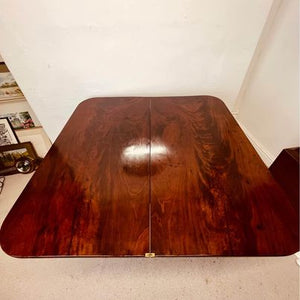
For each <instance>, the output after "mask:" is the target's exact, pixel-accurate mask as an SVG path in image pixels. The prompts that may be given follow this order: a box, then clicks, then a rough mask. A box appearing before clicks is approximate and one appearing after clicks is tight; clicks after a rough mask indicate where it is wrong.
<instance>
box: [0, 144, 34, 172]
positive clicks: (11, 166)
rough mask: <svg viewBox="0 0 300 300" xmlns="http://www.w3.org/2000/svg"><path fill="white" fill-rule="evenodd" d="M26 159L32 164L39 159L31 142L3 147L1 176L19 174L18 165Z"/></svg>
mask: <svg viewBox="0 0 300 300" xmlns="http://www.w3.org/2000/svg"><path fill="white" fill-rule="evenodd" d="M26 159H27V160H30V161H32V162H34V161H35V160H38V159H39V158H38V156H37V154H36V152H35V149H34V147H33V146H32V144H31V142H25V143H19V144H12V145H7V146H1V147H0V175H10V174H15V173H19V172H20V171H18V169H17V167H16V164H17V162H19V161H21V160H26ZM21 173H22V172H21Z"/></svg>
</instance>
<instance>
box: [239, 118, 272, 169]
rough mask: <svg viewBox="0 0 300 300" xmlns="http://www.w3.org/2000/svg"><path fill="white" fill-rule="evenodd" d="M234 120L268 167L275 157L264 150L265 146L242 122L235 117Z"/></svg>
mask: <svg viewBox="0 0 300 300" xmlns="http://www.w3.org/2000/svg"><path fill="white" fill-rule="evenodd" d="M235 117H236V116H235ZM235 119H236V118H235ZM236 121H237V122H238V124H239V125H240V127H241V128H242V130H243V131H244V133H245V134H246V136H247V138H248V139H249V141H250V142H251V144H252V146H253V147H254V148H255V150H256V152H257V153H258V155H259V156H260V158H261V159H262V160H263V162H264V163H265V164H266V166H267V167H270V165H271V164H272V163H273V161H274V160H275V158H276V157H275V156H273V155H272V154H271V153H270V152H269V151H268V150H266V148H265V147H264V146H263V145H262V144H261V143H260V142H259V141H258V140H257V139H256V138H255V137H254V136H253V135H252V134H251V133H250V131H249V130H248V129H247V128H246V127H245V126H244V125H243V124H241V123H240V122H239V120H237V119H236Z"/></svg>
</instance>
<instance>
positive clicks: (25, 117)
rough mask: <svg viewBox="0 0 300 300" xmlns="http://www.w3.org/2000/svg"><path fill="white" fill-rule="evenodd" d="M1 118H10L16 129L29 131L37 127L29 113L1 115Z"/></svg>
mask: <svg viewBox="0 0 300 300" xmlns="http://www.w3.org/2000/svg"><path fill="white" fill-rule="evenodd" d="M0 118H8V119H9V121H10V124H11V125H12V127H13V128H14V129H27V128H33V127H35V125H34V122H33V120H32V118H31V116H30V114H29V112H28V111H22V112H19V113H17V112H16V113H8V114H4V115H0Z"/></svg>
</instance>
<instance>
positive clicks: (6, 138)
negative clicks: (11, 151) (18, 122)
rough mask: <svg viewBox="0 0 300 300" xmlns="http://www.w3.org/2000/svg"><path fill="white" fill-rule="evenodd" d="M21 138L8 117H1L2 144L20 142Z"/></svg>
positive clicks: (0, 136)
mask: <svg viewBox="0 0 300 300" xmlns="http://www.w3.org/2000/svg"><path fill="white" fill-rule="evenodd" d="M18 143H19V139H18V137H17V135H16V133H15V131H14V129H13V127H12V125H11V123H10V121H9V119H8V118H0V146H6V145H11V144H18Z"/></svg>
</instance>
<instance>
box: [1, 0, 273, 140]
mask: <svg viewBox="0 0 300 300" xmlns="http://www.w3.org/2000/svg"><path fill="white" fill-rule="evenodd" d="M271 4H272V0H251V1H249V0H227V1H222V0H210V1H207V0H180V1H172V0H164V1H162V0H127V1H122V0H110V1H101V0H87V1H84V2H82V1H71V0H65V1H58V0H52V1H46V0H40V1H33V0H28V1H21V0H0V8H1V9H0V39H1V43H0V53H1V55H2V56H3V58H4V60H5V61H6V63H7V65H8V67H9V68H10V70H11V71H12V73H13V75H14V77H15V78H16V80H17V82H18V84H19V86H20V87H21V89H22V91H23V92H24V94H25V96H26V98H27V99H28V101H29V103H30V104H31V106H32V107H33V109H34V110H35V112H36V114H37V115H38V117H39V119H40V121H41V123H42V124H43V126H44V127H45V129H46V131H47V132H48V134H49V136H50V138H51V139H54V138H55V137H56V136H57V134H58V133H59V132H60V130H61V129H62V126H63V125H64V123H65V122H66V120H67V119H68V118H69V116H70V114H71V113H72V111H73V110H74V108H75V106H76V105H77V103H78V102H80V101H82V100H84V99H86V98H89V97H92V96H117V95H124V96H125V95H145V96H146V95H193V94H211V95H215V96H218V97H220V98H222V99H223V100H224V101H225V102H226V103H227V105H228V106H229V108H231V109H232V108H233V107H234V102H235V99H236V97H237V94H238V92H239V89H240V86H241V83H242V82H243V78H244V75H245V73H246V70H247V68H248V65H249V63H250V61H251V58H252V55H253V53H254V50H255V47H256V44H257V41H258V39H259V36H260V33H261V30H262V28H263V25H264V22H265V20H266V18H267V15H268V12H269V9H270V7H271Z"/></svg>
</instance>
